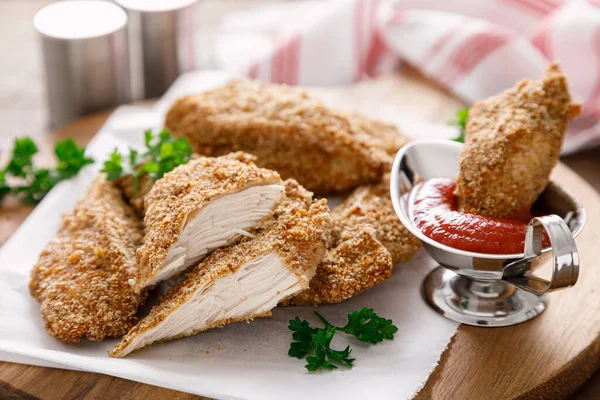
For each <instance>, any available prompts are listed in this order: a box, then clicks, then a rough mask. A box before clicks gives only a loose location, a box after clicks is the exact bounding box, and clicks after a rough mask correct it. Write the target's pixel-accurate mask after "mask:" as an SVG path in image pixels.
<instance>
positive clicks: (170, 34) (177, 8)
mask: <svg viewBox="0 0 600 400" xmlns="http://www.w3.org/2000/svg"><path fill="white" fill-rule="evenodd" d="M115 1H116V3H117V4H118V5H120V6H121V7H123V8H124V9H125V10H126V11H127V14H128V16H129V45H130V48H131V59H130V61H131V65H132V85H133V86H132V87H133V92H134V97H135V98H136V99H142V98H144V99H147V98H154V97H159V96H161V95H162V94H163V93H165V91H166V90H167V89H168V88H169V86H171V84H172V83H173V82H174V81H175V79H176V78H177V77H178V76H179V74H181V73H182V72H185V71H189V70H192V69H194V60H195V56H194V51H195V46H194V32H195V30H194V11H195V8H194V5H195V3H196V1H197V0H169V1H166V0H115Z"/></svg>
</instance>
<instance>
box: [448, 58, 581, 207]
mask: <svg viewBox="0 0 600 400" xmlns="http://www.w3.org/2000/svg"><path fill="white" fill-rule="evenodd" d="M579 112H580V106H579V105H577V104H573V103H571V97H570V96H569V92H568V89H567V80H566V78H565V75H564V74H563V73H562V72H561V70H560V68H559V66H558V64H552V65H550V66H549V67H548V69H547V70H546V72H545V73H544V75H542V77H541V78H540V79H539V80H523V81H521V82H519V83H518V84H517V85H516V86H515V87H513V88H511V89H508V90H506V91H504V92H502V93H500V94H498V95H496V96H493V97H490V98H488V99H485V100H483V101H480V102H478V103H476V104H474V105H473V106H472V107H471V109H470V110H469V120H468V123H467V126H466V131H467V134H466V140H465V145H464V147H463V150H462V152H461V155H460V172H459V176H458V178H457V180H456V195H457V197H458V201H459V207H460V209H461V210H462V211H464V212H470V213H476V214H480V215H488V216H492V217H498V218H504V217H511V216H515V215H519V214H522V213H524V212H525V213H526V212H529V210H530V209H531V206H532V205H533V203H534V201H535V200H536V199H537V197H538V196H539V195H540V193H542V191H543V190H544V188H545V187H546V185H547V184H548V180H549V176H550V172H551V171H552V168H554V166H555V165H556V163H557V161H558V157H559V154H560V149H561V147H562V141H563V137H564V134H565V130H566V127H567V122H568V120H569V119H570V118H574V117H575V116H577V114H579Z"/></svg>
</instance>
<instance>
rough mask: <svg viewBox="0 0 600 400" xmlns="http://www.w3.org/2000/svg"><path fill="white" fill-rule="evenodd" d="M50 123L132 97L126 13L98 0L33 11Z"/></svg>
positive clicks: (52, 6)
mask: <svg viewBox="0 0 600 400" xmlns="http://www.w3.org/2000/svg"><path fill="white" fill-rule="evenodd" d="M33 23H34V27H35V29H36V30H37V31H38V32H39V33H40V36H41V38H42V48H43V58H44V66H45V72H46V84H47V85H46V86H47V95H48V106H49V111H50V113H49V122H50V125H51V126H58V125H62V124H64V123H66V122H69V121H70V120H72V119H75V118H77V117H79V116H81V115H84V114H86V113H89V112H93V111H97V110H102V109H107V108H111V107H115V106H117V105H119V104H123V103H126V102H129V101H131V85H130V74H129V54H128V51H129V49H128V43H127V30H126V26H127V14H126V13H125V11H123V9H121V8H120V7H119V6H117V5H115V4H113V3H110V2H106V1H100V0H79V1H62V2H58V3H53V4H50V5H48V6H46V7H44V8H42V9H41V10H40V11H38V13H37V14H36V15H35V17H34V21H33Z"/></svg>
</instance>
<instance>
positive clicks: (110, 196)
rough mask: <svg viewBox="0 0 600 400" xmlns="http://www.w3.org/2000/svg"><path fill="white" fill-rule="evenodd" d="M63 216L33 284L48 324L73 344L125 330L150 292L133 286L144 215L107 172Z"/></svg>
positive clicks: (31, 289)
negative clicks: (110, 179)
mask: <svg viewBox="0 0 600 400" xmlns="http://www.w3.org/2000/svg"><path fill="white" fill-rule="evenodd" d="M63 218H64V222H63V225H62V227H61V228H60V229H59V230H58V232H57V234H56V237H55V238H54V239H52V240H51V241H50V242H49V243H48V244H47V245H46V248H45V249H44V250H43V251H42V253H41V254H40V258H39V261H38V263H37V265H35V266H34V268H33V271H32V274H31V281H30V283H29V289H30V291H31V294H32V295H33V297H35V298H36V299H37V300H38V301H39V302H41V304H42V305H41V309H42V316H43V318H44V321H45V324H46V329H47V330H48V332H49V333H50V334H51V335H52V336H54V337H56V338H58V339H60V340H62V341H64V342H71V343H73V342H79V341H80V340H81V339H82V338H83V337H87V338H88V339H90V340H102V339H104V338H105V337H107V336H121V335H123V334H125V333H126V332H127V331H128V330H129V329H130V328H131V327H132V326H133V324H134V323H135V320H136V318H135V314H136V312H137V309H138V306H139V305H140V304H141V303H142V302H143V300H144V299H145V295H146V293H145V292H144V291H142V292H139V291H137V290H136V288H135V287H134V283H135V277H136V274H137V267H136V264H135V251H136V249H137V248H138V246H139V245H140V244H141V242H142V221H141V219H139V218H138V217H137V216H136V215H135V214H134V212H133V210H132V209H131V207H129V206H128V205H127V204H126V203H125V201H124V200H123V197H122V195H121V192H120V191H119V190H118V189H117V188H116V187H115V186H114V185H113V184H112V183H110V182H107V181H106V180H105V177H104V176H101V177H99V178H98V179H96V180H95V181H94V182H93V183H92V185H91V186H90V188H89V189H88V191H87V192H86V195H85V196H84V197H83V199H81V200H80V201H79V202H78V203H77V205H76V207H75V209H74V210H73V211H72V212H70V213H68V214H65V216H64V217H63Z"/></svg>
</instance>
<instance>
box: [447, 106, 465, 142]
mask: <svg viewBox="0 0 600 400" xmlns="http://www.w3.org/2000/svg"><path fill="white" fill-rule="evenodd" d="M468 120H469V108H467V107H465V108H461V109H460V110H458V111H457V112H456V119H455V120H452V121H450V124H451V125H456V126H458V128H459V129H460V134H459V135H458V137H457V138H455V139H454V141H455V142H460V143H464V142H465V135H466V127H467V122H468Z"/></svg>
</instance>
